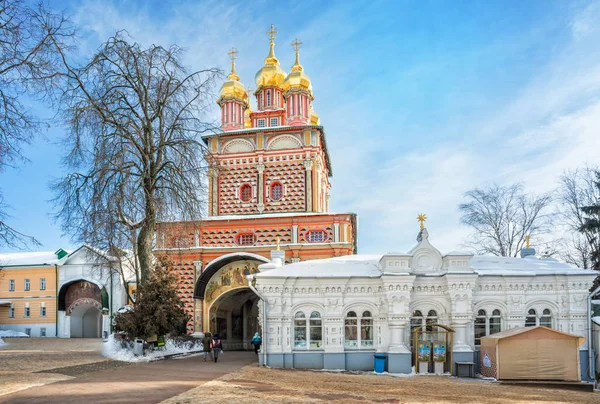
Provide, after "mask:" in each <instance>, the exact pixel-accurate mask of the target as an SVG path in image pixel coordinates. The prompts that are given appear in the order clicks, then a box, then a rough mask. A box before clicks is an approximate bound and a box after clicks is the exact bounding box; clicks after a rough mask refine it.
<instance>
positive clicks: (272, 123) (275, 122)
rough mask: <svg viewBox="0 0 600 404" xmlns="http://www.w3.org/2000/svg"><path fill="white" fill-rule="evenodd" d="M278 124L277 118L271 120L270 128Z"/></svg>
mask: <svg viewBox="0 0 600 404" xmlns="http://www.w3.org/2000/svg"><path fill="white" fill-rule="evenodd" d="M278 124H279V119H277V118H271V125H270V126H277V125H278Z"/></svg>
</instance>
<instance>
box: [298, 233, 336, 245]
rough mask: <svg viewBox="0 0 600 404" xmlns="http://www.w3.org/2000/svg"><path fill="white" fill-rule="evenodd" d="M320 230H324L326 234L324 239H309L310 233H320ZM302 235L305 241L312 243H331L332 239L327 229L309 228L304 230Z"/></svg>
mask: <svg viewBox="0 0 600 404" xmlns="http://www.w3.org/2000/svg"><path fill="white" fill-rule="evenodd" d="M319 232H322V233H324V234H325V239H324V240H323V241H309V239H308V237H309V234H310V233H319ZM302 237H303V238H304V242H305V243H310V244H320V243H329V240H330V237H329V232H328V231H327V229H309V230H307V231H305V232H304V234H303V235H302Z"/></svg>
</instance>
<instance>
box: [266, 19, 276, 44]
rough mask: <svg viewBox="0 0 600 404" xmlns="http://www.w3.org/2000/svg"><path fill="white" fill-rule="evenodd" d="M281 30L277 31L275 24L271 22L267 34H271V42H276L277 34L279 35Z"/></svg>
mask: <svg viewBox="0 0 600 404" xmlns="http://www.w3.org/2000/svg"><path fill="white" fill-rule="evenodd" d="M278 32H279V31H277V30H276V29H275V26H274V25H273V24H271V29H270V30H269V31H267V35H269V42H271V43H273V42H275V36H276V35H277V33H278Z"/></svg>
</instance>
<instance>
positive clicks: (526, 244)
mask: <svg viewBox="0 0 600 404" xmlns="http://www.w3.org/2000/svg"><path fill="white" fill-rule="evenodd" d="M529 238H530V235H529V234H528V235H526V236H525V248H530V246H529Z"/></svg>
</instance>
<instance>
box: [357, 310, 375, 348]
mask: <svg viewBox="0 0 600 404" xmlns="http://www.w3.org/2000/svg"><path fill="white" fill-rule="evenodd" d="M360 345H361V346H362V347H365V348H366V347H372V346H373V316H371V312H370V311H363V314H362V317H361V319H360Z"/></svg>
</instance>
